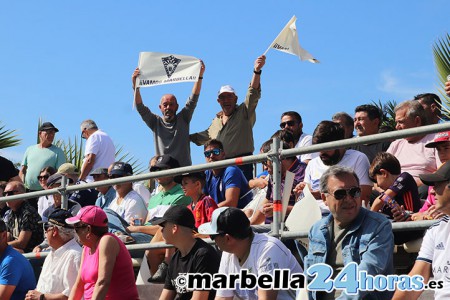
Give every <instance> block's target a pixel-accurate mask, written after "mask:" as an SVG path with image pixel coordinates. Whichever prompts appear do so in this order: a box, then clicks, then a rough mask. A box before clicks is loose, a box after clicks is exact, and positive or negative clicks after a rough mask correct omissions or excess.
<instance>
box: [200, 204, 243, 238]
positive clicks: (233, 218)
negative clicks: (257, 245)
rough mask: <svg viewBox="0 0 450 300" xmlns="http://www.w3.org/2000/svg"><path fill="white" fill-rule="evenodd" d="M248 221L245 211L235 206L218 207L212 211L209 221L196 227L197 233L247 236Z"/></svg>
mask: <svg viewBox="0 0 450 300" xmlns="http://www.w3.org/2000/svg"><path fill="white" fill-rule="evenodd" d="M249 231H251V228H250V221H249V219H248V218H247V216H246V215H245V213H244V212H243V211H242V210H240V209H239V208H236V207H219V208H217V209H216V210H214V211H213V213H212V216H211V222H208V223H203V224H202V225H200V226H199V227H198V233H201V234H207V235H217V234H226V233H227V234H229V235H231V236H240V237H244V236H248V233H249Z"/></svg>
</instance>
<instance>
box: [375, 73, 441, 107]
mask: <svg viewBox="0 0 450 300" xmlns="http://www.w3.org/2000/svg"><path fill="white" fill-rule="evenodd" d="M423 78H428V80H429V78H430V76H429V75H428V76H427V75H426V74H424V73H419V72H414V73H411V74H404V75H403V76H398V75H397V74H394V72H393V71H392V70H384V71H383V72H381V74H380V84H379V85H378V86H377V88H378V89H379V90H380V91H382V92H385V93H387V94H392V96H393V97H394V98H396V99H399V100H400V101H403V100H407V99H412V98H413V97H414V96H415V95H417V94H421V93H430V92H434V91H435V87H434V86H430V87H426V86H425V85H423V84H418V85H417V86H414V84H415V83H416V82H417V81H418V79H419V81H421V82H427V81H428V80H423Z"/></svg>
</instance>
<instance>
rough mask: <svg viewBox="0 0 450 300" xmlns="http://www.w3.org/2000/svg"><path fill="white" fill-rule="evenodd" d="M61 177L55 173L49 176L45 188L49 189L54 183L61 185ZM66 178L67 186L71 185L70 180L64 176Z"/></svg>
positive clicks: (71, 181)
mask: <svg viewBox="0 0 450 300" xmlns="http://www.w3.org/2000/svg"><path fill="white" fill-rule="evenodd" d="M62 177H63V175H62V174H61V173H55V174H53V175H51V176H50V177H49V178H48V180H47V187H51V186H52V185H54V184H56V183H61V182H62ZM66 178H67V179H68V180H69V184H70V183H73V180H72V178H69V177H67V176H66Z"/></svg>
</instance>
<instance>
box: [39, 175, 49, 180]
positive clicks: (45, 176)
mask: <svg viewBox="0 0 450 300" xmlns="http://www.w3.org/2000/svg"><path fill="white" fill-rule="evenodd" d="M49 177H50V176H49V175H43V176H38V177H37V179H38V180H47V179H48V178H49Z"/></svg>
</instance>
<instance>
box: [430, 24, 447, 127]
mask: <svg viewBox="0 0 450 300" xmlns="http://www.w3.org/2000/svg"><path fill="white" fill-rule="evenodd" d="M433 56H434V64H435V66H436V72H437V75H438V79H439V80H438V85H439V93H440V94H441V99H442V105H441V112H442V117H443V119H444V120H448V119H450V98H449V97H448V96H447V94H446V93H445V91H444V87H445V82H446V81H448V79H447V76H449V75H450V35H449V34H448V33H447V35H446V37H445V38H442V39H439V40H438V41H437V42H436V43H435V44H434V45H433Z"/></svg>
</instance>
